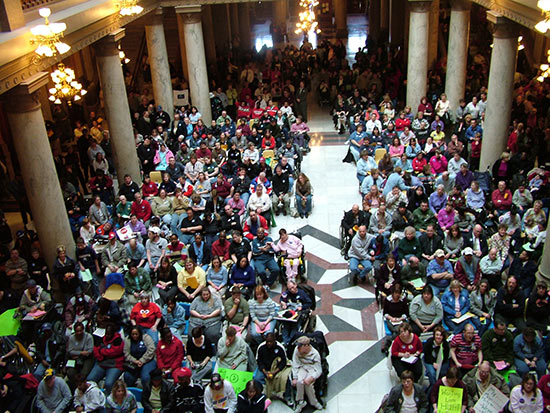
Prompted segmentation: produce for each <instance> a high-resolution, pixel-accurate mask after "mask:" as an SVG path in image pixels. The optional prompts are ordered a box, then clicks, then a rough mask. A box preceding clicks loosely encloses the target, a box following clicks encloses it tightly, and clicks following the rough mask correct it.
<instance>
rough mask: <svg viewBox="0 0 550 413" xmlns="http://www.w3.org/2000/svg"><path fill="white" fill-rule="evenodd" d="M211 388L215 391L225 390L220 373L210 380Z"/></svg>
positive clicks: (213, 375)
mask: <svg viewBox="0 0 550 413" xmlns="http://www.w3.org/2000/svg"><path fill="white" fill-rule="evenodd" d="M210 388H211V389H212V390H213V391H220V390H221V389H223V379H222V378H221V376H220V374H219V373H214V374H212V378H211V379H210Z"/></svg>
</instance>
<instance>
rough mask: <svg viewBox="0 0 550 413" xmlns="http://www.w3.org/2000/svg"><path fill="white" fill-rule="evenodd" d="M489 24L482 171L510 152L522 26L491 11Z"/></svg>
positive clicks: (488, 17) (480, 168) (488, 18)
mask: <svg viewBox="0 0 550 413" xmlns="http://www.w3.org/2000/svg"><path fill="white" fill-rule="evenodd" d="M487 20H489V22H491V23H492V29H493V51H492V52H491V66H490V69H489V87H488V93H487V111H486V112H485V122H484V123H483V139H482V145H481V159H480V165H479V170H480V171H485V170H487V169H488V168H491V167H492V166H493V164H494V163H495V161H496V160H497V159H498V158H499V157H500V155H501V153H502V152H503V151H504V150H505V149H506V143H507V141H508V133H507V132H508V126H509V125H510V117H511V114H512V99H513V93H514V74H515V72H516V61H517V54H518V33H519V30H518V26H517V25H516V24H515V23H514V22H512V21H510V20H508V19H507V18H506V17H504V16H501V15H500V14H497V13H495V12H492V11H488V12H487Z"/></svg>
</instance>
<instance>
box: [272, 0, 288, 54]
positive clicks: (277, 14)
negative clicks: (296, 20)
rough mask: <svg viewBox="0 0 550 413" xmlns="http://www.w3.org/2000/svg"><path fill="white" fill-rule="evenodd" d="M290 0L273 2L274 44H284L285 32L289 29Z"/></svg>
mask: <svg viewBox="0 0 550 413" xmlns="http://www.w3.org/2000/svg"><path fill="white" fill-rule="evenodd" d="M287 16H288V0H276V1H274V2H273V45H274V46H275V47H277V46H284V36H283V35H284V34H285V33H286V31H287Z"/></svg>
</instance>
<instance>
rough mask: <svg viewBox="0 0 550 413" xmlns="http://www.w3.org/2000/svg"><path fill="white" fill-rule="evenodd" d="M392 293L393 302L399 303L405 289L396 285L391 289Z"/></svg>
mask: <svg viewBox="0 0 550 413" xmlns="http://www.w3.org/2000/svg"><path fill="white" fill-rule="evenodd" d="M390 293H391V296H392V299H393V301H399V299H400V298H401V294H402V293H403V288H402V287H401V284H399V283H395V284H393V285H392V286H391V287H390Z"/></svg>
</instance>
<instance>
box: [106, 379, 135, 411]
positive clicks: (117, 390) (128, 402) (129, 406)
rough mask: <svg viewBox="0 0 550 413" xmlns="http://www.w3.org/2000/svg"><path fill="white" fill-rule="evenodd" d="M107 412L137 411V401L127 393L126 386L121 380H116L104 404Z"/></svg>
mask: <svg viewBox="0 0 550 413" xmlns="http://www.w3.org/2000/svg"><path fill="white" fill-rule="evenodd" d="M105 406H106V407H107V411H113V412H128V413H130V412H133V411H137V401H136V398H135V396H134V395H133V393H131V392H130V391H128V388H127V387H126V384H125V383H124V381H122V380H117V381H116V382H115V385H114V386H113V390H111V394H110V395H109V396H108V397H107V401H106V402H105Z"/></svg>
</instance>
